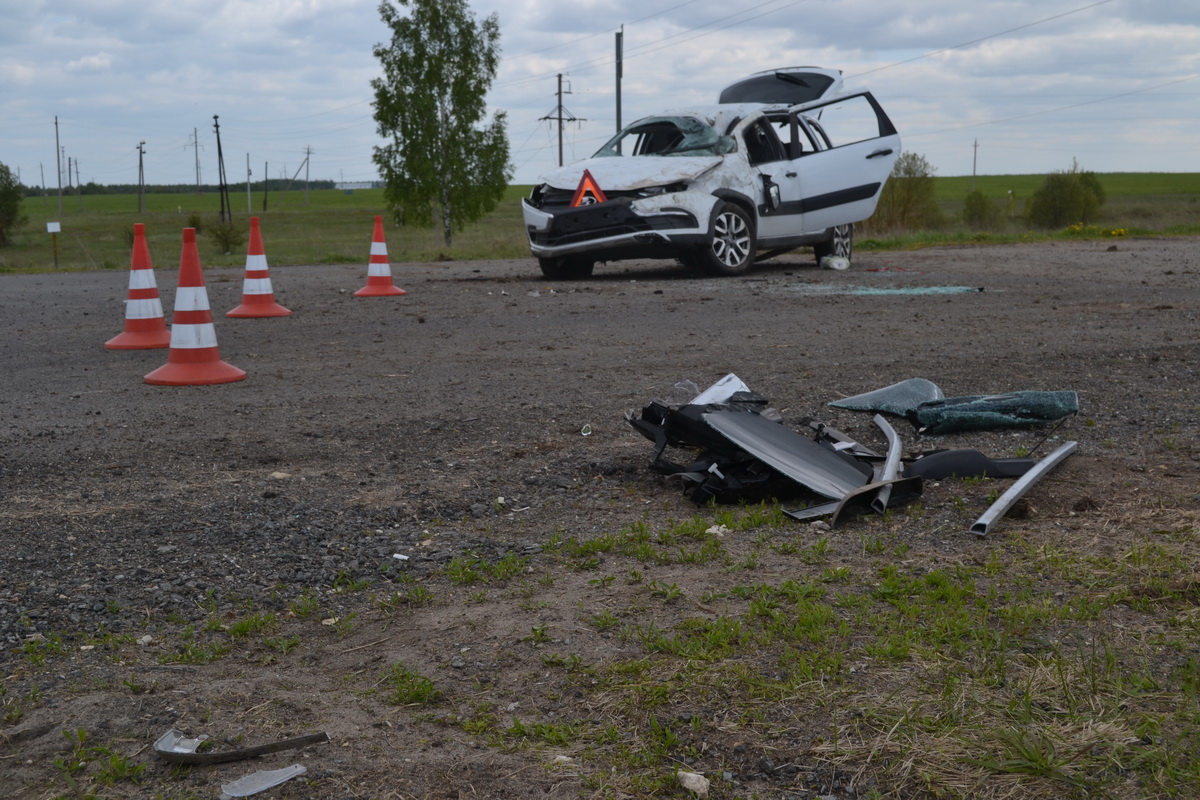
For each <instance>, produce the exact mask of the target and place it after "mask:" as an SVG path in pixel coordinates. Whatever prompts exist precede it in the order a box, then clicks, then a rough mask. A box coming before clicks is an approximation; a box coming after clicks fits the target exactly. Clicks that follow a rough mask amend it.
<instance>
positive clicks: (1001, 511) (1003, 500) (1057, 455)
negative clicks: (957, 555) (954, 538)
mask: <svg viewBox="0 0 1200 800" xmlns="http://www.w3.org/2000/svg"><path fill="white" fill-rule="evenodd" d="M1078 446H1079V443H1078V442H1067V443H1066V444H1064V445H1062V446H1061V447H1059V448H1058V449H1057V450H1055V451H1054V452H1052V453H1050V455H1048V456H1046V457H1045V458H1043V459H1042V460H1041V461H1039V462H1038V463H1037V465H1036V466H1034V467H1032V468H1031V469H1030V470H1028V471H1027V472H1026V473H1025V474H1024V475H1022V476H1021V479H1020V480H1018V481H1017V482H1016V483H1014V484H1013V485H1012V486H1010V487H1008V491H1006V492H1005V493H1004V494H1002V495H1000V497H998V498H997V499H996V502H994V503H992V505H991V507H989V508H988V510H987V511H985V512H983V515H982V516H981V517H980V518H979V519H977V520H975V524H974V525H972V526H971V533H973V534H975V535H976V536H987V534H988V531H989V530H990V529H991V527H992V525H993V524H994V523H995V522H996V520H998V519H1000V518H1001V517H1003V516H1004V515H1005V514H1006V513H1007V512H1008V510H1009V509H1010V508H1012V507H1013V505H1014V504H1015V503H1016V502H1017V501H1018V500H1020V499H1021V497H1022V496H1024V494H1025V493H1026V492H1028V491H1029V489H1030V487H1031V486H1033V485H1034V484H1035V483H1037V482H1038V481H1039V480H1041V479H1042V477H1043V476H1044V475H1045V474H1046V473H1047V472H1049V471H1050V470H1052V469H1054V468H1055V467H1057V466H1058V465H1059V464H1060V463H1062V461H1063V459H1065V458H1066V457H1067V456H1069V455H1071V453H1074V452H1075V450H1076V448H1077V447H1078Z"/></svg>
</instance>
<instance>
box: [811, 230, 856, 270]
mask: <svg viewBox="0 0 1200 800" xmlns="http://www.w3.org/2000/svg"><path fill="white" fill-rule="evenodd" d="M853 251H854V223H847V224H845V225H838V226H836V227H833V228H830V229H829V238H828V239H826V240H825V241H823V242H817V243H816V244H815V245H813V255H815V256H816V257H817V263H818V264H820V263H821V259H822V258H825V256H836V257H838V258H844V259H846V260H847V261H849V260H850V254H851V253H852V252H853Z"/></svg>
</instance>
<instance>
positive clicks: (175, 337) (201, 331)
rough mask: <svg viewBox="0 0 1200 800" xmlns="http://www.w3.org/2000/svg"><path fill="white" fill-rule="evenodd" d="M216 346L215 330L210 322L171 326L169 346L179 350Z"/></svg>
mask: <svg viewBox="0 0 1200 800" xmlns="http://www.w3.org/2000/svg"><path fill="white" fill-rule="evenodd" d="M216 346H217V330H216V328H214V327H213V324H212V323H211V322H205V323H203V324H201V325H181V324H180V323H178V322H177V323H175V324H174V325H172V326H171V347H172V348H175V349H179V350H199V349H201V348H203V347H216Z"/></svg>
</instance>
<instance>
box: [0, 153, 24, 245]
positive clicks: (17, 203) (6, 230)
mask: <svg viewBox="0 0 1200 800" xmlns="http://www.w3.org/2000/svg"><path fill="white" fill-rule="evenodd" d="M21 194H22V192H21V184H20V183H19V182H18V181H17V176H16V175H13V173H12V170H10V169H9V168H8V166H7V165H5V164H0V246H3V245H6V244H8V243H9V241H10V240H11V234H12V231H13V229H14V228H16V227H18V226H19V225H21V224H23V223H24V222H25V216H24V215H23V214H22V213H21Z"/></svg>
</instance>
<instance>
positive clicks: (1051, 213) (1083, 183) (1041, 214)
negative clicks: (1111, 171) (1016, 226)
mask: <svg viewBox="0 0 1200 800" xmlns="http://www.w3.org/2000/svg"><path fill="white" fill-rule="evenodd" d="M1107 199H1108V196H1107V194H1106V193H1105V191H1104V187H1103V186H1102V185H1101V184H1100V179H1099V178H1098V177H1096V173H1094V172H1091V171H1087V170H1081V169H1080V168H1079V162H1078V161H1076V162H1074V163H1072V165H1071V169H1069V170H1066V171H1064V172H1055V173H1052V174H1050V175H1047V176H1046V180H1044V181H1043V182H1042V185H1041V186H1040V187H1038V189H1037V191H1035V192H1034V193H1033V196H1032V197H1030V198H1029V200H1028V201H1027V202H1026V204H1025V216H1026V218H1027V219H1028V220H1029V223H1030V224H1031V225H1035V226H1037V227H1039V228H1062V227H1065V226H1067V225H1071V224H1072V223H1076V222H1082V223H1085V224H1086V223H1089V222H1094V221H1095V219H1096V214H1097V213H1098V212H1099V210H1100V206H1102V205H1104V202H1105V201H1106V200H1107Z"/></svg>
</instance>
